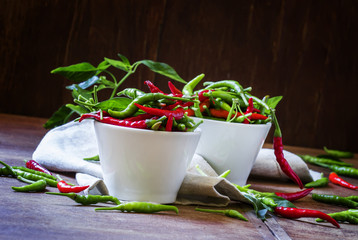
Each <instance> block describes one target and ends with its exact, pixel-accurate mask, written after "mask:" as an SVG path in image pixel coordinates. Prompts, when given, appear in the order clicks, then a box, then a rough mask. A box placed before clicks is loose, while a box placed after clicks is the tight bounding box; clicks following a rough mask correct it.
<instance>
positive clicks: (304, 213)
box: [274, 207, 340, 228]
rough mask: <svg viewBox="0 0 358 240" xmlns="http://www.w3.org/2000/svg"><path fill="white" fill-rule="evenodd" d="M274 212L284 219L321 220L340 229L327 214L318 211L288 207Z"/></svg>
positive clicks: (279, 208) (276, 209)
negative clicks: (311, 218) (308, 218)
mask: <svg viewBox="0 0 358 240" xmlns="http://www.w3.org/2000/svg"><path fill="white" fill-rule="evenodd" d="M274 211H275V213H276V214H277V215H280V216H282V217H284V218H293V219H297V218H302V217H313V218H321V219H324V220H326V221H328V222H330V223H332V224H333V225H334V226H336V227H337V228H340V226H339V224H338V223H337V221H336V220H334V219H333V218H332V217H331V216H329V215H328V214H325V213H323V212H321V211H318V210H311V209H302V208H290V207H276V208H275V210H274Z"/></svg>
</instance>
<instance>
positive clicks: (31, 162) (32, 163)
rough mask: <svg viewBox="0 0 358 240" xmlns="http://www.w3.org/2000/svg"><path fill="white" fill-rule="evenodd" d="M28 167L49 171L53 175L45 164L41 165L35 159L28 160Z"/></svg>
mask: <svg viewBox="0 0 358 240" xmlns="http://www.w3.org/2000/svg"><path fill="white" fill-rule="evenodd" d="M26 167H27V168H29V169H33V170H36V171H40V172H44V173H47V174H50V175H52V173H51V172H50V171H49V170H47V169H46V168H44V167H43V166H41V165H40V164H39V163H38V162H36V161H35V160H29V161H27V162H26Z"/></svg>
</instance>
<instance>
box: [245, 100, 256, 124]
mask: <svg viewBox="0 0 358 240" xmlns="http://www.w3.org/2000/svg"><path fill="white" fill-rule="evenodd" d="M253 111H254V101H253V99H252V98H249V105H248V106H247V108H246V112H245V114H248V113H252V112H253ZM249 120H251V116H249V117H247V118H245V120H244V123H249Z"/></svg>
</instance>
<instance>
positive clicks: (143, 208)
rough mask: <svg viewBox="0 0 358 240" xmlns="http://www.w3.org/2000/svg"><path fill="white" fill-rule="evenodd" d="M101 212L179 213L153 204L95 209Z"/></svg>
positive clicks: (132, 204) (144, 203)
mask: <svg viewBox="0 0 358 240" xmlns="http://www.w3.org/2000/svg"><path fill="white" fill-rule="evenodd" d="M101 210H119V211H122V212H136V213H155V212H161V211H173V212H175V213H177V214H178V213H179V210H178V208H177V207H175V206H171V205H162V204H154V203H149V202H128V203H123V204H120V205H118V206H116V207H103V208H95V211H101Z"/></svg>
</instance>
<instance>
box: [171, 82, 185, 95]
mask: <svg viewBox="0 0 358 240" xmlns="http://www.w3.org/2000/svg"><path fill="white" fill-rule="evenodd" d="M168 86H169V89H170V92H171V93H172V94H173V95H176V96H180V97H182V96H183V93H182V92H181V91H180V90H179V89H177V88H176V87H175V86H174V84H173V83H172V82H171V81H168Z"/></svg>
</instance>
